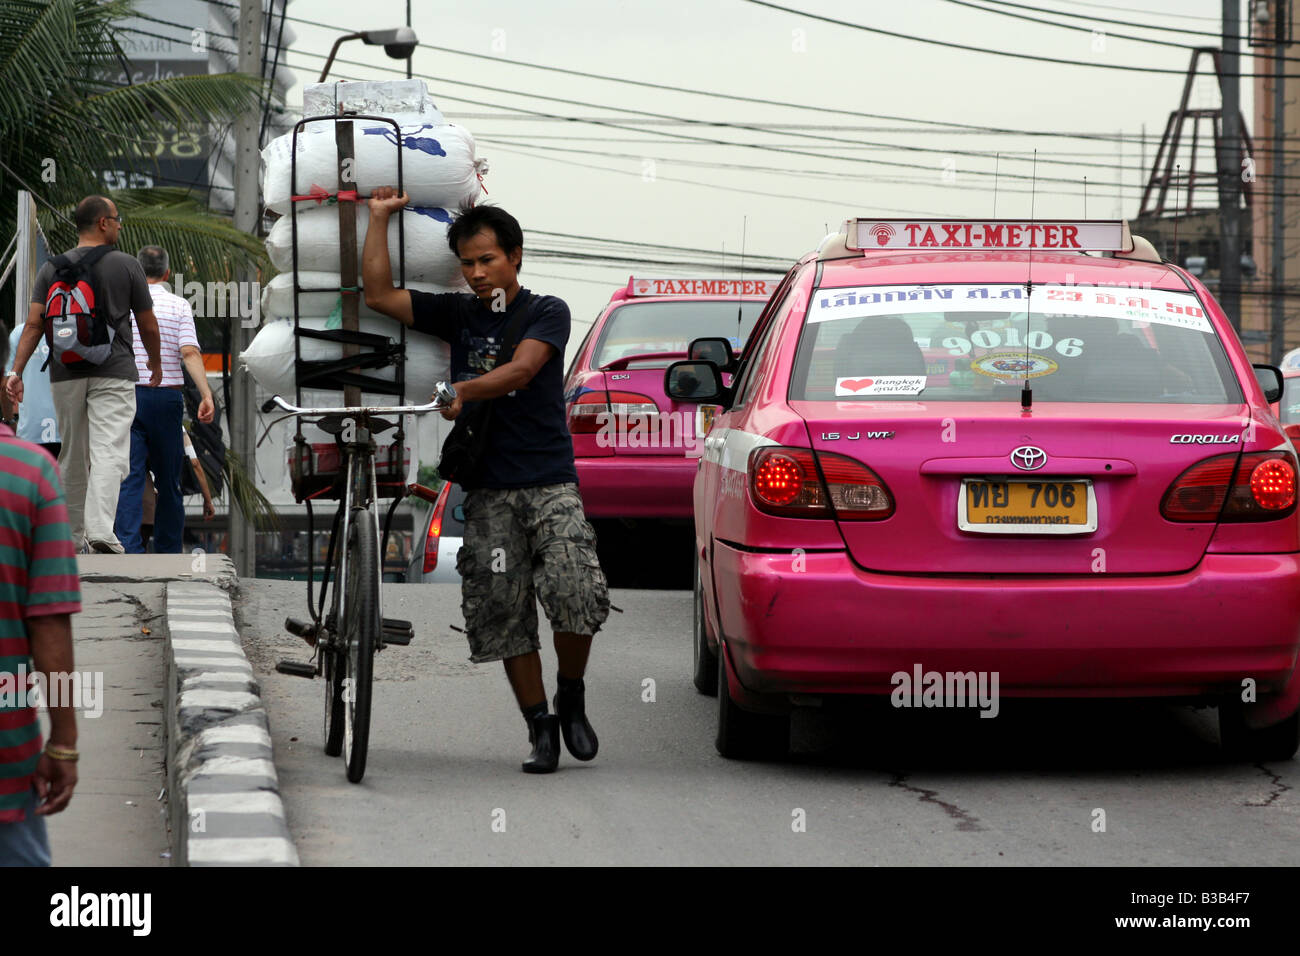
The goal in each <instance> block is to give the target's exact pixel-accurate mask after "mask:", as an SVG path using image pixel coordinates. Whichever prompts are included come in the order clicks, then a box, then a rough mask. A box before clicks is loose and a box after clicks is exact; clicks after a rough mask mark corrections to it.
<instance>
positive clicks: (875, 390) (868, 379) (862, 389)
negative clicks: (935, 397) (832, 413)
mask: <svg viewBox="0 0 1300 956" xmlns="http://www.w3.org/2000/svg"><path fill="white" fill-rule="evenodd" d="M925 381H926V376H924V375H860V376H857V377H854V378H848V377H844V378H836V379H835V394H836V395H842V396H846V395H920V394H921V392H922V391H923V390H924V389H925Z"/></svg>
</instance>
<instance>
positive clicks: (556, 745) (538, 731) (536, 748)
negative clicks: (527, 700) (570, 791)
mask: <svg viewBox="0 0 1300 956" xmlns="http://www.w3.org/2000/svg"><path fill="white" fill-rule="evenodd" d="M533 709H534V710H537V709H541V711H542V712H541V713H539V714H538V713H534V714H524V720H525V721H526V722H527V724H528V742H529V743H530V744H532V745H533V752H532V753H531V754H529V755H528V759H527V760H525V761H524V763H523V769H524V773H554V772H555V768H556V767H558V766H559V764H560V718H559V717H556V716H555V715H554V714H548V713H546V712H545V709H546V702H545V701H543V702H542V703H540V704H538V705H537V707H536V708H533Z"/></svg>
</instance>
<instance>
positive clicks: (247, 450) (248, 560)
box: [227, 0, 262, 577]
mask: <svg viewBox="0 0 1300 956" xmlns="http://www.w3.org/2000/svg"><path fill="white" fill-rule="evenodd" d="M261 39H262V5H261V3H260V0H239V72H240V73H247V74H249V75H251V76H258V77H260V76H261V59H260V49H259V48H260V46H261ZM258 112H259V111H258V108H257V107H256V106H252V107H250V108H249V109H248V110H246V111H245V112H243V113H241V114H240V116H239V118H238V120H237V121H236V124H235V228H237V229H242V230H243V231H244V232H248V233H252V232H255V231H256V230H257V219H258V212H259V210H260V208H261V202H260V200H261V196H260V185H259V183H258V176H257V174H258V161H259V151H258V138H259V132H260V128H259V115H258ZM256 278H257V277H256V276H255V275H253V274H252V271H251V269H245V270H244V273H243V274H242V275H241V276H239V279H240V281H241V282H250V283H251V282H253V281H255V280H256ZM245 288H247V287H245ZM240 301H244V297H243V296H240ZM233 311H235V312H237V311H238V310H233ZM230 321H231V329H230V347H231V351H232V352H234V353H238V352H242V351H244V349H246V348H247V347H248V342H249V334H248V333H249V330H248V329H247V328H245V327H244V322H243V318H242V317H240V316H238V315H235V316H232V318H231V320H230ZM232 386H233V388H232V392H233V395H232V398H233V399H234V408H232V409H228V410H227V415H228V420H229V422H230V445H231V448H233V449H234V451H235V454H236V455H238V456H239V459H240V461H241V462H243V465H244V471H245V474H247V476H248V478H249V480H250V481H251V480H254V478H255V476H256V475H257V458H256V456H257V449H256V445H255V442H254V433H255V431H256V429H257V409H256V408H254V405H253V403H254V402H255V401H256V394H257V393H256V391H255V386H254V384H253V377H252V375H250V374H249V373H248V371H247V370H243V371H237V372H236V373H235V379H234V382H233V383H232ZM230 504H231V507H230V559H231V560H232V561H233V562H234V564H235V573H236V574H238V575H239V576H240V577H253V576H254V575H255V573H256V561H257V537H256V532H255V531H254V528H253V516H252V515H248V514H244V513H243V511H242V510H240V509H238V508H237V507H236V505H235V499H234V495H231V501H230Z"/></svg>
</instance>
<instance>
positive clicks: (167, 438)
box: [116, 385, 185, 554]
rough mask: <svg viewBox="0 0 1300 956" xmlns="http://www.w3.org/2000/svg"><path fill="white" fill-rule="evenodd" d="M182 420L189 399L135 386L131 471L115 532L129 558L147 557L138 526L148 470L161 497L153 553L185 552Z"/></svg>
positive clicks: (168, 390) (170, 391) (172, 391)
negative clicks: (132, 555) (183, 536)
mask: <svg viewBox="0 0 1300 956" xmlns="http://www.w3.org/2000/svg"><path fill="white" fill-rule="evenodd" d="M184 415H185V398H184V396H183V395H182V394H181V393H180V392H179V391H177V390H176V389H173V388H149V387H147V386H144V385H137V386H136V389H135V421H134V422H132V424H131V471H130V474H128V475H127V478H126V481H124V482H122V493H121V495H119V496H118V500H117V525H116V531H117V536H118V538H119V539H120V540H121V542H122V546H123V547H124V548H126V553H127V554H144V544H143V543H142V542H141V540H140V522H141V520H142V518H143V509H142V505H141V502H142V500H143V497H144V478H145V469H146V468H147V469H148V470H149V471H151V472H153V485H154V490H155V491H156V492H157V494H158V503H157V505H156V506H155V508H154V517H153V542H154V545H153V549H154V553H155V554H180V553H181V535H182V532H183V531H184V530H185V503H184V501H183V499H182V498H181V467H182V466H183V465H184V463H185V446H184V444H183V443H182V439H181V430H182V427H183V426H182V424H181V421H182V419H183V418H184Z"/></svg>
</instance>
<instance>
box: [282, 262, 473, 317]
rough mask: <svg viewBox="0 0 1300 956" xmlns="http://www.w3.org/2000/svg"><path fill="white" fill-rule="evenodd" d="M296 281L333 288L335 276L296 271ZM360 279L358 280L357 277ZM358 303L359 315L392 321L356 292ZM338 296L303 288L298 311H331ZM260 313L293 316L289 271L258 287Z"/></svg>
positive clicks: (422, 287) (428, 287)
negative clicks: (376, 310)
mask: <svg viewBox="0 0 1300 956" xmlns="http://www.w3.org/2000/svg"><path fill="white" fill-rule="evenodd" d="M298 280H299V284H300V285H301V286H302V287H303V288H304V289H331V288H333V289H337V288H338V285H339V277H338V273H336V272H300V273H298ZM358 281H360V280H358ZM406 288H408V289H416V290H418V291H420V292H468V291H469V287H468V286H466V285H465V282H464V280H463V279H461V280H460V282H459V283H458V284H457V285H454V286H444V285H437V284H436V283H433V282H408V283H407V284H406ZM358 298H360V300H361V301H360V303H359V305H358V309H357V314H358V315H359V316H361V317H362V318H366V317H369V318H372V319H385V320H387V321H389V322H392V321H394V320H393V319H389V318H388V317H387V316H384V315H381V314H380V313H378V312H375V311H374V310H372V309H369V308H367V307H366V302H365V297H364V296H358ZM341 301H342V296H341V295H340V294H339V293H338V292H303V293H302V294H301V295H299V297H298V314H299V315H326V316H328V315H332V314H333V313H334V312H335V311H336V310H339V309H341V308H342V305H341ZM262 315H264V316H266V318H268V319H273V318H274V319H280V318H293V273H292V272H281V273H280V274H279V275H277V276H276V277H275V278H274V279H272V280H271V281H270V282H268V283H267V284H266V285H265V286H263V287H262Z"/></svg>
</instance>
